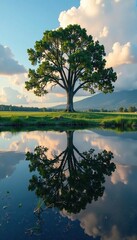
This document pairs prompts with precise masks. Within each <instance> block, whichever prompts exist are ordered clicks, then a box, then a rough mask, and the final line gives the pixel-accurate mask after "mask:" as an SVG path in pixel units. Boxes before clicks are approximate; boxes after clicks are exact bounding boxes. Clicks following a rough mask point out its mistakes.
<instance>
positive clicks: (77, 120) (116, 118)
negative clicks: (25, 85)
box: [0, 111, 137, 128]
mask: <svg viewBox="0 0 137 240" xmlns="http://www.w3.org/2000/svg"><path fill="white" fill-rule="evenodd" d="M8 126H13V127H28V126H29V127H42V126H66V127H67V126H83V127H84V126H91V127H94V126H103V127H107V128H108V127H109V128H111V127H112V128H115V127H123V128H124V127H125V128H126V127H134V128H137V113H118V112H117V113H114V112H113V113H111V112H109V113H104V112H103V113H101V112H98V113H94V112H74V113H67V112H2V111H1V112H0V128H2V127H8Z"/></svg>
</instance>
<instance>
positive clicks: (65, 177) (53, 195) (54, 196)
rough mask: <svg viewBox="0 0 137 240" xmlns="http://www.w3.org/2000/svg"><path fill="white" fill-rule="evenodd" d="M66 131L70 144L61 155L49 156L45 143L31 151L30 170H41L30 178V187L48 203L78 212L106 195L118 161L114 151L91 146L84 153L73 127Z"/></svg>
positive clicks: (28, 154) (29, 156)
mask: <svg viewBox="0 0 137 240" xmlns="http://www.w3.org/2000/svg"><path fill="white" fill-rule="evenodd" d="M66 134H67V147H66V149H65V150H64V151H63V152H61V153H60V154H59V155H58V156H57V155H55V154H54V155H53V158H50V159H48V158H47V151H48V148H46V147H43V146H37V147H36V148H35V150H34V153H31V152H27V154H26V160H29V161H30V164H29V168H30V171H31V172H32V171H36V172H38V174H37V173H36V174H35V175H33V176H32V178H31V179H30V184H29V190H32V191H34V190H35V192H36V194H37V196H39V197H41V198H42V200H43V201H44V203H45V205H46V206H47V207H57V208H58V209H59V210H62V209H65V210H66V211H68V212H70V213H78V212H80V210H81V209H85V207H86V205H87V203H91V202H92V200H97V199H98V197H101V196H102V195H103V193H104V189H105V187H104V185H103V184H104V183H105V175H108V176H110V175H111V174H112V172H113V171H114V170H115V164H114V163H113V162H111V160H112V158H113V153H112V152H110V151H109V152H107V151H106V150H104V151H102V152H100V153H98V154H95V153H94V149H90V150H89V151H85V152H83V153H81V152H80V151H79V150H78V149H77V148H76V147H75V146H74V144H73V131H68V132H66Z"/></svg>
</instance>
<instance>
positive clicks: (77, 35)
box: [26, 25, 117, 112]
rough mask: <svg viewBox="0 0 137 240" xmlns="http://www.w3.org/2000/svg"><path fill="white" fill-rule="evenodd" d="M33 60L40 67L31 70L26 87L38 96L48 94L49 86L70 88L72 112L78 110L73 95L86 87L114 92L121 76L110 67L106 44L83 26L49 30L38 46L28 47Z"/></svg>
mask: <svg viewBox="0 0 137 240" xmlns="http://www.w3.org/2000/svg"><path fill="white" fill-rule="evenodd" d="M28 55H29V60H30V61H31V64H32V65H37V68H36V67H35V68H34V69H29V74H28V77H29V80H28V81H26V89H27V90H32V89H33V90H34V93H35V94H36V95H37V96H42V95H44V94H46V93H47V85H48V84H49V83H51V84H52V85H59V86H60V87H61V88H63V89H64V90H65V91H66V95H67V107H66V110H67V111H69V112H72V111H74V108H73V97H74V95H75V94H76V93H77V92H78V91H79V90H80V89H84V90H86V91H89V92H90V93H91V94H92V93H95V91H96V90H99V91H102V92H104V93H107V92H112V91H113V89H114V86H113V83H114V82H115V81H116V79H117V76H116V73H115V72H114V71H113V69H112V68H106V67H105V65H106V60H105V59H104V56H105V50H104V46H103V45H100V44H99V42H98V41H94V40H93V38H92V36H91V35H88V34H87V32H86V29H84V28H81V27H80V26H79V25H69V26H67V27H66V28H64V29H63V28H59V29H57V30H52V31H45V32H44V35H43V38H42V40H40V41H36V43H35V46H34V49H32V48H31V49H28Z"/></svg>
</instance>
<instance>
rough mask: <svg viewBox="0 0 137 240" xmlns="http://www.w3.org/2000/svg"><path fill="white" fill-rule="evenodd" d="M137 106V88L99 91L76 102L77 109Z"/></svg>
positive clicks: (58, 107)
mask: <svg viewBox="0 0 137 240" xmlns="http://www.w3.org/2000/svg"><path fill="white" fill-rule="evenodd" d="M130 106H135V107H137V89H136V90H132V91H120V92H113V93H107V94H104V93H99V94H97V95H93V96H91V97H88V98H86V99H83V100H81V101H78V102H75V103H74V108H75V110H88V109H107V110H117V109H119V108H120V107H126V108H128V107H130ZM65 107H66V106H65V105H58V106H56V107H54V109H64V108H65Z"/></svg>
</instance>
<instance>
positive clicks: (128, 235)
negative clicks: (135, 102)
mask: <svg viewBox="0 0 137 240" xmlns="http://www.w3.org/2000/svg"><path fill="white" fill-rule="evenodd" d="M136 186H137V132H123V133H117V132H114V131H110V130H101V129H92V130H75V131H60V132H59V131H26V132H25V131H24V132H6V131H4V132H1V133H0V239H1V240H8V239H11V240H12V239H13V240H16V239H17V240H28V239H32V240H34V239H37V240H50V239H51V240H53V239H55V240H63V239H65V240H69V239H72V240H73V239H74V240H82V239H83V240H86V239H87V240H88V239H97V240H99V239H101V240H110V239H111V240H136V239H137V187H136Z"/></svg>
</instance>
